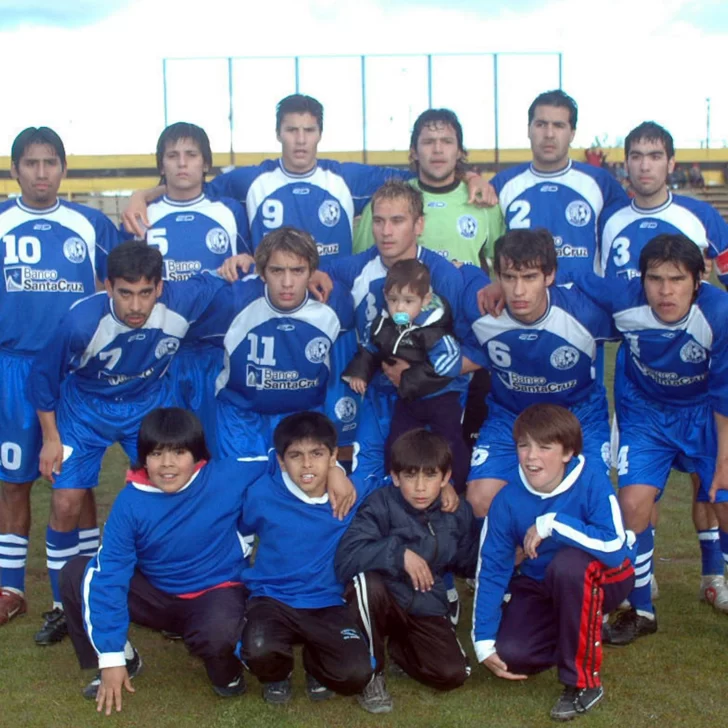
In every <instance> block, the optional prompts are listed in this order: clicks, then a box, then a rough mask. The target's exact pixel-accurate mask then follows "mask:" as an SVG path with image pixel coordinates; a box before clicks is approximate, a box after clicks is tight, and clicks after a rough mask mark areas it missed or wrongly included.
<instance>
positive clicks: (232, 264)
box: [217, 253, 255, 283]
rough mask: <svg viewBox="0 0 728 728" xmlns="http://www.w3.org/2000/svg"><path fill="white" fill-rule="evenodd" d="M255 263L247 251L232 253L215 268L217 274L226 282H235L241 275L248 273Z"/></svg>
mask: <svg viewBox="0 0 728 728" xmlns="http://www.w3.org/2000/svg"><path fill="white" fill-rule="evenodd" d="M254 265H255V259H254V258H253V256H252V255H248V254H247V253H240V254H239V255H232V256H231V257H229V258H227V259H226V260H225V261H224V262H223V264H222V265H221V266H220V267H219V268H218V269H217V273H218V275H219V276H221V277H222V278H224V279H225V280H226V281H227V282H228V283H235V281H237V280H238V279H239V278H241V277H242V276H241V275H240V273H242V274H243V275H244V276H245V275H248V273H250V271H251V269H252V267H253V266H254Z"/></svg>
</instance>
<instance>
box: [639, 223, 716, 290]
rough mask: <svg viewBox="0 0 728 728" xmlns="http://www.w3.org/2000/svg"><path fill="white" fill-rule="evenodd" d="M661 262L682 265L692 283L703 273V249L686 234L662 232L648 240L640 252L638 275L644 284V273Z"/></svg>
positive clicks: (698, 279)
mask: <svg viewBox="0 0 728 728" xmlns="http://www.w3.org/2000/svg"><path fill="white" fill-rule="evenodd" d="M661 263H674V264H675V265H678V266H679V265H682V266H683V267H684V268H685V270H687V271H688V273H690V275H691V276H692V278H693V282H694V283H699V282H700V279H701V278H702V277H703V274H704V273H705V258H704V257H703V251H702V250H701V249H700V248H699V247H698V246H697V245H696V244H695V243H694V242H693V241H692V240H691V239H690V238H689V237H687V235H681V234H671V233H663V234H662V235H657V236H655V237H654V238H652V240H650V241H649V242H648V243H647V245H645V247H644V248H642V252H641V253H640V275H641V276H642V285H643V286H644V284H645V283H644V281H645V274H646V273H647V271H648V270H649V269H650V268H653V267H654V266H656V265H660V264H661Z"/></svg>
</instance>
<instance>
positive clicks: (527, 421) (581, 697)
mask: <svg viewBox="0 0 728 728" xmlns="http://www.w3.org/2000/svg"><path fill="white" fill-rule="evenodd" d="M513 439H514V440H515V444H516V448H517V452H518V462H519V469H518V473H517V474H516V475H514V477H513V478H512V479H510V480H509V482H508V485H506V486H505V487H504V488H503V489H502V490H501V491H500V492H499V493H498V495H497V496H496V497H495V499H494V500H493V505H492V507H491V509H490V512H489V513H488V517H487V519H486V522H485V525H484V527H483V535H482V537H481V551H480V561H479V564H478V575H477V578H476V584H477V588H476V592H475V603H474V605H473V642H474V646H475V654H476V655H477V658H478V661H479V662H482V663H483V665H485V667H487V668H488V669H489V670H490V671H491V672H493V674H495V675H496V676H498V677H500V678H504V679H507V680H523V679H525V678H526V677H527V675H530V674H534V673H538V672H542V671H543V670H547V669H548V668H550V667H552V666H553V665H554V664H555V665H556V666H557V667H558V675H559V680H560V681H561V683H563V685H564V691H563V693H562V695H561V697H560V698H559V699H558V700H557V702H556V704H555V705H554V707H553V708H552V710H551V717H552V718H553V719H555V720H559V721H565V720H571V719H572V718H575V717H576V716H577V715H579V714H581V713H585V712H586V711H588V710H590V709H591V708H593V707H594V706H595V705H596V704H597V703H598V702H599V701H600V700H601V699H602V697H603V696H604V688H603V687H602V681H601V675H600V668H601V662H602V645H601V631H602V614H603V613H604V612H605V611H608V610H609V609H611V608H614V607H615V606H616V605H618V604H619V603H620V601H621V600H622V599H624V597H625V595H626V594H627V593H628V591H629V589H630V587H631V585H632V584H633V583H634V568H633V566H632V563H631V560H632V557H633V555H634V542H635V537H634V534H633V533H631V532H630V531H626V532H625V529H624V525H623V523H622V516H621V514H620V512H619V506H618V504H617V498H616V497H615V495H614V491H613V490H612V485H611V483H610V482H609V478H608V477H607V475H606V473H605V472H604V469H603V468H602V467H601V465H600V464H598V463H597V467H593V465H592V464H590V461H589V458H588V457H587V458H585V457H584V455H582V432H581V427H580V425H579V420H578V419H577V418H576V417H575V416H574V414H573V413H572V412H569V411H568V410H566V409H564V408H563V407H559V406H557V405H553V404H536V405H532V406H530V407H528V408H527V409H525V410H524V411H523V412H522V413H521V414H520V415H519V416H518V418H517V419H516V421H515V424H514V426H513ZM519 547H522V548H523V550H524V552H525V556H526V558H525V560H523V561H522V562H521V564H520V568H519V570H518V572H517V573H516V574H515V575H514V566H515V555H516V550H517V549H518V548H519ZM506 593H509V594H510V599H509V601H508V603H507V604H506V605H505V606H504V605H503V598H504V596H505V594H506Z"/></svg>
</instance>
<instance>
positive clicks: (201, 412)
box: [165, 343, 225, 439]
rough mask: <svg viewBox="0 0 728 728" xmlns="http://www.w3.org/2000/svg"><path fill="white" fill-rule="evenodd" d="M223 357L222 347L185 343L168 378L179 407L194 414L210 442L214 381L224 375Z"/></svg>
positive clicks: (176, 356)
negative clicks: (222, 373) (221, 374)
mask: <svg viewBox="0 0 728 728" xmlns="http://www.w3.org/2000/svg"><path fill="white" fill-rule="evenodd" d="M224 357H225V351H224V349H222V348H220V347H217V346H212V345H211V344H202V345H194V346H191V345H185V344H184V343H183V344H182V346H181V347H180V350H179V351H178V352H177V353H176V354H175V355H174V357H172V363H171V364H170V366H169V371H168V372H167V374H166V375H165V376H166V377H168V382H169V387H170V388H171V390H172V392H173V396H174V401H175V403H176V404H177V406H178V407H183V408H184V409H188V410H190V411H192V412H194V413H195V414H196V415H197V416H198V417H199V418H200V421H201V422H202V427H203V429H204V431H205V434H206V435H207V436H208V437H210V438H211V439H212V434H213V432H214V428H215V426H216V420H215V407H216V399H215V380H216V379H217V377H218V375H219V374H220V372H221V371H222V367H223V359H224Z"/></svg>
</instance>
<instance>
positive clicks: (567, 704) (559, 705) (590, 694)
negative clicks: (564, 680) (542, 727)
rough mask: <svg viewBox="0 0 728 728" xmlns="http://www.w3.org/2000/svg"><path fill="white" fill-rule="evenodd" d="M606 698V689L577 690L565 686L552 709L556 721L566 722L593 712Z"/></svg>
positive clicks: (552, 715)
mask: <svg viewBox="0 0 728 728" xmlns="http://www.w3.org/2000/svg"><path fill="white" fill-rule="evenodd" d="M603 697H604V688H603V687H602V686H601V685H600V686H599V687H598V688H576V687H574V686H573V685H564V692H563V693H561V697H559V699H558V700H557V701H556V704H555V705H554V707H553V708H551V717H552V718H553V719H554V720H559V721H564V720H571V719H572V718H576V716H577V715H581V714H582V713H586V712H587V710H591V709H592V708H593V707H594V706H595V705H596V704H597V703H598V702H599V701H600V700H601V699H602V698H603Z"/></svg>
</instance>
